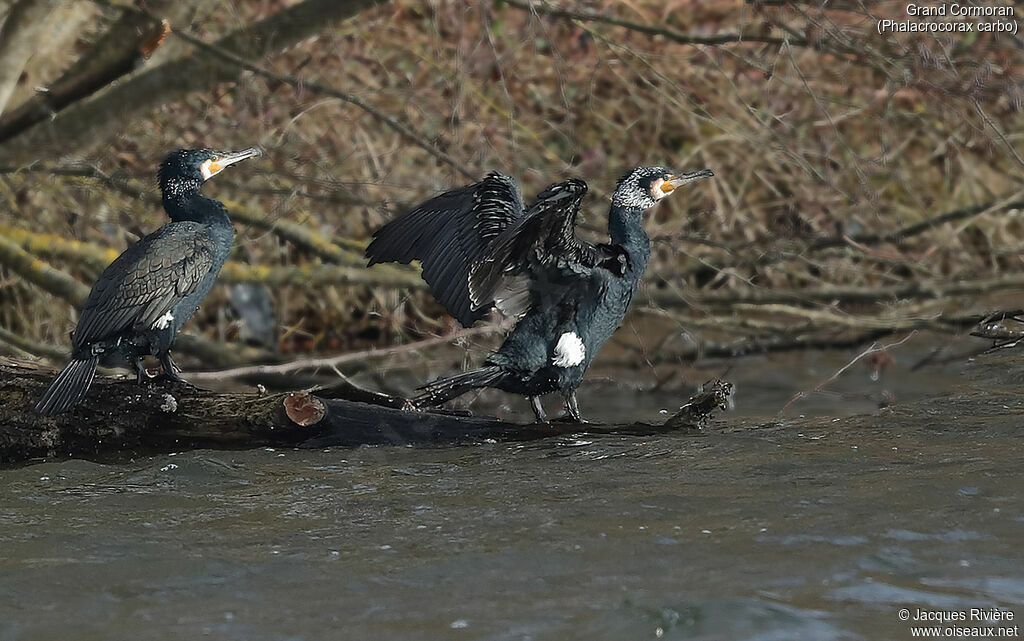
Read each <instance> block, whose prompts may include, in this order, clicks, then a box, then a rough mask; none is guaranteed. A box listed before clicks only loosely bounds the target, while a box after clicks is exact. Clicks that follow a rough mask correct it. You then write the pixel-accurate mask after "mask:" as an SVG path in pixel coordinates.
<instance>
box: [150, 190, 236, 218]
mask: <svg viewBox="0 0 1024 641" xmlns="http://www.w3.org/2000/svg"><path fill="white" fill-rule="evenodd" d="M163 201H164V211H166V212H167V215H168V216H169V217H170V218H171V220H173V221H175V222H180V221H186V220H188V221H192V222H197V223H202V224H204V225H212V226H215V227H230V226H231V220H230V219H228V212H227V209H225V208H224V205H223V204H222V203H220V202H219V201H216V200H213V199H212V198H207V197H205V196H203V195H201V194H200V193H199V192H198V191H196V192H191V193H189V192H185V193H168V192H167V191H165V192H164V195H163Z"/></svg>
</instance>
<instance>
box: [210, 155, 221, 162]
mask: <svg viewBox="0 0 1024 641" xmlns="http://www.w3.org/2000/svg"><path fill="white" fill-rule="evenodd" d="M210 160H212V161H213V162H217V161H218V160H220V156H218V155H217V154H214V155H212V156H210Z"/></svg>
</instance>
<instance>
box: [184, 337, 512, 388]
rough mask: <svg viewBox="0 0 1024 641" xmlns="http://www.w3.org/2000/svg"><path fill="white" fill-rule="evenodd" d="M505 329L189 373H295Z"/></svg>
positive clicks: (216, 376)
mask: <svg viewBox="0 0 1024 641" xmlns="http://www.w3.org/2000/svg"><path fill="white" fill-rule="evenodd" d="M500 331H502V330H501V327H500V326H498V325H481V326H479V327H470V328H468V329H463V330H459V331H457V332H453V333H451V334H449V335H447V336H437V337H434V338H427V339H424V340H421V341H415V342H413V343H406V344H405V345H396V346H394V347H382V348H377V347H374V348H371V349H368V350H363V351H359V352H349V353H347V354H339V355H338V356H328V357H325V358H308V359H301V360H297V361H292V362H290V363H282V364H280V365H252V366H249V367H236V368H233V369H227V370H220V371H217V372H194V373H190V374H189V380H193V381H202V380H210V381H216V380H223V379H226V378H241V377H243V376H268V375H273V374H291V373H293V372H300V371H303V370H315V369H324V368H329V367H337V366H338V365H342V364H345V363H351V362H362V361H366V360H369V359H375V358H385V357H388V356H395V355H396V354H404V353H407V352H414V351H418V350H421V349H425V348H427V347H433V346H435V345H447V344H449V343H451V342H452V341H456V340H459V339H463V338H469V337H472V336H485V335H488V334H496V333H498V332H500Z"/></svg>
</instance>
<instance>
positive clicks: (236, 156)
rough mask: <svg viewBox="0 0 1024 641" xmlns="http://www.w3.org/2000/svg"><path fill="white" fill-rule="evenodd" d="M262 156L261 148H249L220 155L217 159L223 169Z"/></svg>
mask: <svg viewBox="0 0 1024 641" xmlns="http://www.w3.org/2000/svg"><path fill="white" fill-rule="evenodd" d="M262 155H263V150H262V149H260V148H259V147H249V148H248V149H243V150H242V151H229V152H225V153H223V154H219V155H218V158H217V164H218V165H220V166H221V167H227V166H228V165H233V164H235V163H236V162H241V161H243V160H245V159H246V158H252V157H254V156H262Z"/></svg>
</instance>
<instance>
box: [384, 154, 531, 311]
mask: <svg viewBox="0 0 1024 641" xmlns="http://www.w3.org/2000/svg"><path fill="white" fill-rule="evenodd" d="M522 215H523V197H522V196H521V195H520V193H519V187H518V185H516V182H515V180H513V179H512V178H510V177H509V176H505V175H503V174H499V173H497V172H492V173H490V174H488V175H487V177H486V178H484V179H483V180H482V181H480V182H478V183H474V184H472V185H468V186H466V187H460V188H459V189H454V190H452V191H449V192H446V193H443V194H441V195H440V196H437V197H435V198H431V199H430V200H428V201H426V202H425V203H423V204H421V205H418V206H417V207H416V208H415V209H413V210H412V211H409V212H408V213H405V214H403V215H401V216H399V217H398V218H396V219H394V220H392V221H391V222H389V223H388V224H386V225H384V226H383V227H381V228H380V229H378V230H377V231H376V233H374V235H373V242H371V243H370V245H369V246H368V247H367V248H366V256H367V258H369V259H370V260H369V264H370V265H373V264H376V263H384V262H398V263H408V262H410V261H413V260H418V261H420V262H421V263H422V265H423V280H425V281H427V284H429V285H430V291H431V292H433V294H434V298H436V299H437V301H438V302H439V303H441V304H442V305H444V306H445V308H447V309H448V312H449V313H450V314H451V315H452V316H454V317H455V318H456V319H457V320H458V321H459V322H460V323H462V325H464V326H465V327H469V326H470V325H472V324H473V323H474V322H476V321H477V320H479V319H480V318H483V316H484V315H486V313H487V311H488V309H489V306H479V305H478V306H474V305H473V304H472V302H471V301H470V297H469V273H470V270H471V269H472V266H473V264H474V263H476V262H477V261H479V260H480V259H481V258H483V256H484V253H485V250H486V248H487V247H488V245H489V244H490V243H491V242H492V241H493V240H494V239H495V238H497V237H498V236H499V235H500V234H501V232H502V231H503V230H505V229H506V228H507V227H508V226H509V225H510V224H512V223H513V222H514V221H516V220H518V219H519V218H521V217H522Z"/></svg>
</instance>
